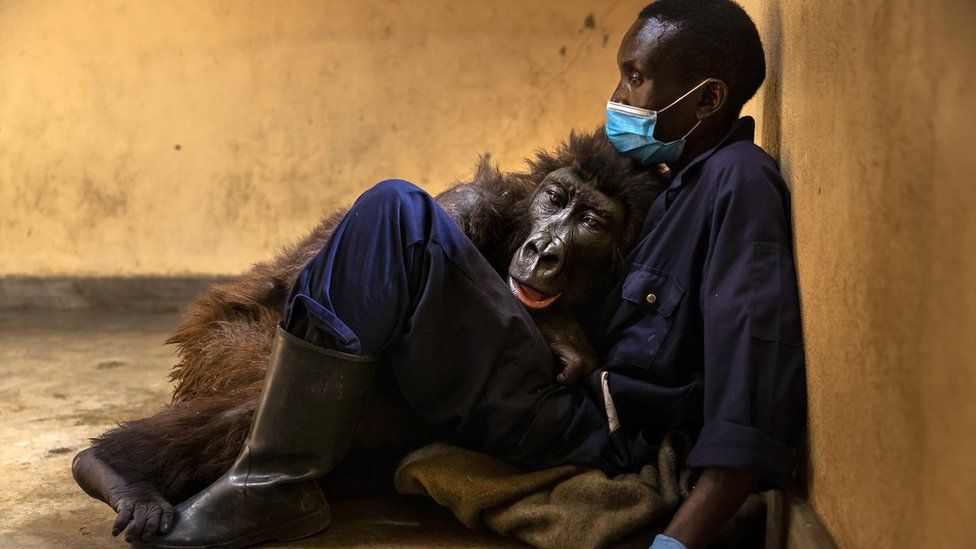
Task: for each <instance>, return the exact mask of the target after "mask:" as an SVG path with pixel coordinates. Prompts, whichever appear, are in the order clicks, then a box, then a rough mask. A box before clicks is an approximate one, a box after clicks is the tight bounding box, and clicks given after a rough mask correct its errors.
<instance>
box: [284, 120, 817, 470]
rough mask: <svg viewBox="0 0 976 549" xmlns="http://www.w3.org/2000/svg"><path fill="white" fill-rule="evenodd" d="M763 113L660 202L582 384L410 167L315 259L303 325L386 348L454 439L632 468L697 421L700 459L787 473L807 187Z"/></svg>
mask: <svg viewBox="0 0 976 549" xmlns="http://www.w3.org/2000/svg"><path fill="white" fill-rule="evenodd" d="M753 127H754V125H753V122H752V120H751V119H749V118H744V119H742V120H740V121H739V122H738V123H737V124H736V125H735V127H734V128H733V129H732V131H731V132H730V133H729V135H728V136H727V137H726V138H725V140H723V141H722V142H721V143H720V144H719V145H718V146H717V147H716V148H715V149H713V150H711V151H709V152H707V153H705V154H703V155H701V156H700V157H698V158H697V159H695V161H694V162H692V163H691V164H690V165H689V166H688V167H687V168H685V169H684V170H683V171H682V172H681V173H679V174H677V175H676V177H675V179H674V180H673V183H672V185H671V186H670V188H669V189H668V190H667V192H665V193H663V194H662V195H661V196H660V197H659V199H658V200H657V201H656V202H655V203H654V205H653V206H652V208H651V210H650V212H649V213H648V216H647V218H646V221H645V224H644V230H643V233H642V234H643V236H642V238H641V239H640V241H639V243H638V244H637V245H636V246H635V247H634V249H633V251H632V253H631V254H630V257H629V262H630V263H631V266H630V268H629V270H628V272H627V274H626V276H624V277H623V278H622V279H621V281H620V283H619V284H618V285H617V288H616V289H615V290H614V291H613V292H612V293H611V294H610V295H609V296H608V298H607V300H606V303H605V307H604V313H605V314H604V315H603V318H602V319H595V320H598V322H594V324H593V325H592V326H589V327H588V328H589V331H590V334H591V336H592V338H593V340H594V341H596V342H597V343H598V345H597V350H598V353H599V355H600V357H599V358H600V360H601V364H602V365H603V368H601V369H600V370H598V371H597V372H594V373H593V375H591V376H590V378H589V379H588V380H586V382H584V383H583V384H581V386H579V387H574V388H567V387H562V386H560V385H558V384H557V383H556V382H555V376H556V374H557V373H558V372H559V371H560V370H561V366H560V365H559V364H558V363H557V362H556V361H555V360H554V359H553V356H552V353H551V352H550V350H549V348H548V345H547V344H546V342H545V340H544V339H543V338H542V336H541V334H540V333H539V331H538V329H537V328H536V327H535V324H534V323H533V322H532V319H531V317H530V316H529V315H528V313H527V312H526V311H525V309H524V308H523V307H522V305H521V304H520V303H519V301H518V300H517V299H516V298H515V297H514V296H513V295H512V294H511V291H510V289H509V287H508V284H507V283H506V282H505V281H504V280H503V279H502V278H501V277H500V276H499V274H498V273H496V272H495V271H494V269H493V268H492V267H491V266H490V265H489V264H488V262H487V261H486V260H485V259H484V258H483V257H482V256H481V255H480V253H479V252H478V251H477V249H476V248H475V247H474V245H473V244H472V243H471V241H470V240H468V238H467V237H466V236H465V235H464V234H463V232H461V230H460V229H459V228H458V227H457V225H456V224H455V223H454V222H453V220H452V219H451V218H450V217H449V216H448V215H447V213H446V212H444V211H443V210H442V209H441V208H440V206H439V205H438V204H437V203H436V202H435V201H434V200H433V198H432V197H431V196H430V195H429V194H427V193H426V192H424V191H423V190H421V189H420V188H418V187H416V186H414V185H411V184H409V183H407V182H404V181H397V180H391V181H385V182H383V183H380V184H379V185H377V186H375V187H373V188H372V189H370V190H369V191H367V192H366V193H364V194H363V195H362V196H361V197H360V198H359V200H357V201H356V203H355V204H354V205H353V207H352V208H351V209H350V211H349V213H348V214H347V215H346V217H345V218H344V219H343V221H342V222H341V223H340V224H339V226H338V227H337V228H336V230H335V232H334V233H333V235H332V237H331V238H330V239H329V241H328V242H327V243H326V245H325V246H324V247H323V249H322V251H321V252H320V253H319V254H318V255H316V256H315V257H314V258H313V259H312V260H311V261H310V262H309V263H308V264H307V265H306V266H305V268H304V269H303V270H302V272H301V274H300V276H299V277H298V280H297V282H296V284H295V286H294V287H293V289H292V291H291V295H290V297H289V299H288V302H287V306H286V311H285V328H286V329H287V330H288V331H290V332H292V333H294V334H296V335H299V336H301V337H303V338H305V339H306V340H308V341H311V342H313V343H318V344H323V345H328V346H330V347H334V348H337V349H338V350H341V351H346V352H350V353H357V354H380V355H382V356H384V357H385V359H386V362H387V363H388V364H389V367H390V368H391V369H392V372H393V375H394V377H395V378H396V381H397V384H398V385H399V387H400V389H401V391H402V392H403V394H404V396H405V397H406V399H407V401H408V402H409V403H410V404H411V406H412V407H413V408H414V410H415V411H417V412H418V414H419V415H420V416H422V417H423V418H424V419H425V420H427V421H428V422H429V423H431V424H432V425H434V426H436V427H438V428H439V429H440V431H441V433H442V434H443V436H444V437H445V438H447V439H449V440H451V441H453V442H456V443H458V444H462V445H465V446H467V447H470V448H474V449H478V450H482V451H485V452H489V453H492V454H495V455H498V456H500V457H502V458H503V459H506V460H508V461H511V462H514V463H516V464H519V465H523V466H526V467H545V466H551V465H556V464H563V463H574V464H583V465H589V466H593V467H599V468H602V469H604V470H606V471H609V472H620V471H626V470H632V469H635V468H639V467H640V466H642V465H643V464H645V463H648V462H649V461H652V460H654V459H656V453H655V452H656V446H657V444H658V442H659V441H660V438H661V436H662V435H663V433H664V432H666V431H668V430H671V429H677V428H680V429H684V430H686V431H688V432H690V433H691V434H692V435H696V434H697V435H698V437H697V439H698V441H697V443H696V445H695V448H694V450H693V452H692V454H691V456H690V465H691V466H692V467H696V468H702V467H710V466H725V467H737V468H747V469H750V470H753V471H755V472H757V473H759V474H760V475H761V476H762V477H763V478H764V479H765V480H767V481H769V482H771V483H773V484H776V485H786V484H788V483H789V479H790V477H791V472H792V467H793V456H792V451H791V447H792V445H793V444H794V442H795V440H796V437H797V434H798V433H799V431H800V429H801V428H802V425H803V423H804V420H805V412H806V400H805V398H806V392H805V381H804V361H803V349H802V343H801V332H800V320H799V305H798V298H797V288H796V276H795V270H794V267H793V256H792V252H791V250H792V243H791V235H790V217H789V216H790V213H789V212H790V206H789V195H788V192H787V190H786V187H785V185H784V184H783V181H782V178H781V177H780V175H779V172H778V170H777V168H776V165H775V163H774V162H773V160H772V159H771V158H770V157H769V156H768V155H766V154H765V153H764V152H763V151H762V150H761V149H759V148H758V147H756V146H755V145H754V144H753V143H752V132H753ZM310 405H314V403H310Z"/></svg>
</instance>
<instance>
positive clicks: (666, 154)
mask: <svg viewBox="0 0 976 549" xmlns="http://www.w3.org/2000/svg"><path fill="white" fill-rule="evenodd" d="M709 80H711V79H710V78H709V79H706V80H703V81H702V82H701V84H698V85H697V86H695V87H694V88H692V89H690V90H688V92H687V93H685V94H684V95H682V96H681V97H679V98H677V99H675V100H674V101H672V102H671V104H670V105H668V106H666V107H664V108H663V109H661V110H659V111H652V110H648V109H641V108H639V107H631V106H630V105H624V104H622V103H614V102H613V101H608V102H607V137H609V138H610V142H611V143H613V146H614V147H616V148H617V150H618V151H620V152H621V153H622V154H624V155H626V156H628V157H630V158H632V159H633V160H634V161H636V162H637V163H639V164H642V165H644V166H648V165H651V164H671V163H673V162H676V161H677V160H678V159H679V158H681V153H682V151H684V148H685V138H687V137H688V136H689V135H691V132H693V131H695V128H697V127H698V124H701V120H699V121H698V123H696V124H695V125H694V126H693V127H692V128H691V129H690V130H688V133H686V134H685V135H684V136H682V137H681V139H678V140H676V141H671V142H670V143H665V142H663V141H659V140H658V139H656V138H655V137H654V126H655V124H657V115H658V114H659V113H662V112H664V111H666V110H668V109H670V108H671V107H673V106H675V105H676V104H678V103H679V102H680V101H681V100H682V99H684V98H685V97H688V96H689V95H691V94H692V93H694V92H695V91H696V90H697V89H698V88H700V87H702V86H704V85H705V84H706V83H707V82H708V81H709Z"/></svg>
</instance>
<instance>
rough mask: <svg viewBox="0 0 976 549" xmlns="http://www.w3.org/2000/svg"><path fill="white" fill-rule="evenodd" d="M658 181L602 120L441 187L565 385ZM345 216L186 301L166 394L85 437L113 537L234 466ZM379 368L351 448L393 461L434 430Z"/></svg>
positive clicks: (86, 478)
mask: <svg viewBox="0 0 976 549" xmlns="http://www.w3.org/2000/svg"><path fill="white" fill-rule="evenodd" d="M665 185H666V179H665V177H664V176H663V175H661V173H660V172H659V171H658V170H657V168H656V167H645V166H640V165H638V164H636V163H635V162H633V161H632V160H630V159H627V158H626V157H624V156H622V155H621V154H619V153H618V152H617V151H616V149H614V147H613V146H612V145H611V144H610V143H609V141H608V139H607V137H606V133H605V131H604V130H603V128H600V129H599V130H597V131H596V132H593V133H575V132H574V133H572V134H571V135H570V137H569V139H568V140H566V141H565V142H563V143H562V144H560V145H559V146H558V147H557V148H556V150H555V151H553V152H547V151H539V152H537V153H536V156H535V158H534V159H530V160H528V161H527V169H526V170H524V171H522V172H517V173H503V172H501V171H499V169H498V168H497V166H495V165H493V164H492V163H491V161H490V160H489V159H488V158H487V157H482V159H481V160H480V162H479V164H478V166H477V170H476V173H475V175H474V177H473V179H472V181H470V182H467V183H463V184H459V185H456V186H454V187H453V188H451V189H449V190H447V191H445V192H443V193H441V194H440V195H438V196H437V197H436V198H437V201H438V203H439V204H440V205H441V206H442V207H443V208H444V209H445V210H446V211H447V212H448V213H449V214H450V215H451V216H452V217H453V218H454V219H455V220H456V221H457V223H458V225H459V226H460V227H461V228H462V229H463V230H464V232H465V234H466V235H467V236H468V237H469V238H470V239H471V241H472V242H473V243H474V244H475V245H476V246H477V247H478V249H479V251H481V253H482V254H483V255H484V257H485V258H487V259H488V260H489V262H490V263H491V265H492V266H493V267H494V269H495V270H496V271H497V272H498V274H499V276H501V277H503V279H507V280H508V284H509V287H510V288H511V290H512V292H513V294H514V295H515V296H516V297H517V298H518V299H519V300H520V301H521V303H522V304H523V305H524V306H525V308H526V309H527V310H528V311H529V312H530V313H532V315H533V319H534V320H535V322H536V323H537V325H538V326H539V328H540V331H541V332H542V334H543V335H544V336H545V338H546V340H547V342H548V343H549V344H550V347H551V349H552V350H553V353H554V354H555V356H556V357H557V358H558V359H559V361H560V363H561V365H562V366H563V371H562V373H561V374H559V376H558V381H559V382H561V383H564V384H574V383H577V382H579V381H580V380H582V379H584V378H585V377H586V376H587V375H588V374H589V373H591V372H592V371H593V370H595V369H596V367H597V360H596V356H595V353H594V351H593V348H592V347H591V345H590V343H589V342H588V339H587V333H588V332H590V331H591V330H593V329H594V327H593V326H591V323H592V322H593V319H595V318H598V316H599V315H598V314H597V312H598V309H599V304H600V301H601V299H602V297H604V296H605V295H606V294H607V293H608V292H609V291H610V290H611V288H612V285H613V284H614V283H615V281H616V279H617V275H618V274H619V271H620V269H621V267H623V266H624V265H623V262H624V261H625V254H626V252H627V251H628V249H629V248H630V247H631V246H632V245H633V244H634V243H635V242H634V241H635V239H636V237H637V235H638V233H639V231H640V228H641V224H642V222H643V219H644V215H645V213H646V211H647V208H648V207H649V206H650V203H651V202H652V201H653V200H654V199H655V198H656V197H657V195H658V194H659V193H660V192H661V191H662V190H663V188H664V186H665ZM343 214H344V211H338V212H335V213H334V214H332V215H331V216H329V217H327V218H326V219H325V220H324V221H322V222H321V223H320V224H319V225H318V226H317V227H316V228H315V229H314V230H312V232H311V233H310V234H308V235H307V236H305V237H304V238H302V239H301V240H300V241H298V242H297V243H295V244H293V245H291V246H289V247H287V248H285V249H284V250H282V251H280V252H279V253H278V254H277V255H276V256H275V257H274V258H273V259H271V260H269V261H265V262H262V263H258V264H256V265H255V266H254V267H253V268H252V269H251V270H250V271H249V272H247V273H246V274H244V275H243V276H241V277H240V278H239V279H237V280H234V281H232V282H230V283H226V284H218V285H214V286H213V287H211V288H210V289H209V290H207V291H206V292H205V293H204V294H203V295H202V296H200V297H199V298H197V299H196V300H195V301H194V302H193V303H191V304H190V306H189V308H188V310H187V312H186V313H185V316H184V319H183V320H182V322H181V324H180V325H179V326H178V327H177V328H176V330H175V332H174V333H173V334H172V336H171V337H170V338H169V339H168V340H167V343H169V344H174V345H176V346H177V348H178V355H179V363H178V364H177V365H176V366H175V367H174V369H173V371H172V373H171V375H170V377H171V379H172V381H174V382H175V389H174V393H173V400H172V403H171V404H169V405H168V406H165V407H164V408H163V409H161V410H160V411H159V412H158V413H156V414H155V415H153V416H151V417H148V418H144V419H137V420H134V421H129V422H126V423H123V424H120V425H119V426H118V427H117V428H115V429H112V430H110V431H108V432H106V433H104V434H102V435H101V436H99V437H97V438H95V439H93V440H92V446H91V447H90V448H88V449H86V450H83V451H82V452H81V453H79V454H78V455H77V456H76V457H75V460H74V462H73V464H72V472H73V474H74V477H75V480H76V481H77V482H78V484H79V485H80V486H81V487H82V488H83V489H84V490H85V491H86V492H87V493H88V494H89V495H91V496H92V497H95V498H97V499H100V500H102V501H104V502H105V503H107V504H109V505H110V506H112V508H113V509H115V511H116V512H117V513H118V518H117V520H116V522H115V525H114V526H113V535H117V534H118V533H119V532H121V531H122V530H124V529H125V528H126V526H127V525H129V524H130V522H131V524H132V525H131V527H130V528H129V532H128V533H127V535H128V536H129V537H132V538H135V537H139V536H142V535H146V536H148V535H150V534H154V533H156V531H157V530H158V528H159V526H160V525H161V524H165V523H167V522H169V521H170V520H172V513H173V508H172V505H171V504H170V502H179V501H182V500H183V499H185V498H187V497H189V496H191V495H192V494H194V493H196V492H197V491H199V490H200V489H202V488H204V487H206V486H208V485H209V484H211V483H212V482H213V481H215V480H216V479H217V478H218V477H220V475H222V474H223V473H224V472H225V471H226V470H227V469H228V468H229V467H230V466H231V464H232V463H233V461H234V459H235V458H236V457H237V455H238V453H239V452H240V450H241V448H242V447H243V444H244V441H245V439H246V437H247V434H248V430H249V429H250V424H251V419H252V417H253V414H254V411H255V408H256V406H257V401H258V395H259V393H260V391H261V387H262V382H263V378H264V375H265V370H266V368H267V365H268V361H269V355H270V351H271V344H272V339H273V336H274V333H275V329H276V327H277V325H278V324H279V322H281V320H282V314H283V308H284V303H285V300H286V298H287V296H288V292H289V290H290V288H291V286H292V285H293V283H294V281H295V279H296V277H297V276H298V273H299V271H300V270H301V268H302V267H303V266H304V265H305V263H307V262H308V261H309V260H310V259H311V258H312V257H313V256H314V255H315V254H316V253H317V252H318V251H319V250H320V249H321V248H322V246H323V244H324V243H325V241H326V240H327V239H328V238H329V235H330V234H331V232H332V230H333V228H334V227H335V226H336V225H337V224H338V223H339V221H340V220H341V219H342V216H343ZM377 378H378V379H377V381H376V383H375V385H376V388H374V390H373V393H371V395H370V396H369V405H368V406H367V411H366V413H365V416H364V418H363V419H362V421H361V425H360V429H359V434H358V436H357V440H356V442H355V443H354V447H353V449H352V450H351V451H350V454H349V455H350V456H356V455H368V456H371V457H372V458H373V461H372V463H374V464H375V463H381V462H383V459H384V458H385V459H387V460H392V461H391V463H394V464H395V461H396V460H398V459H399V457H402V456H403V455H404V454H405V452H406V451H408V450H409V449H410V448H411V447H415V446H416V445H418V444H422V443H424V442H427V441H429V440H431V439H430V438H429V437H430V436H431V435H430V434H429V433H428V432H427V430H426V428H425V426H424V425H423V424H422V422H421V421H420V420H418V419H417V418H414V417H413V416H411V414H410V410H409V409H407V408H408V407H406V403H405V402H404V401H403V400H402V396H400V397H399V399H398V391H397V389H396V386H395V383H394V382H393V381H392V378H391V377H389V376H388V377H387V378H384V376H383V375H382V373H378V374H377ZM345 461H346V462H353V463H355V462H362V461H363V460H361V459H355V458H353V459H346V460H345ZM366 461H369V460H366Z"/></svg>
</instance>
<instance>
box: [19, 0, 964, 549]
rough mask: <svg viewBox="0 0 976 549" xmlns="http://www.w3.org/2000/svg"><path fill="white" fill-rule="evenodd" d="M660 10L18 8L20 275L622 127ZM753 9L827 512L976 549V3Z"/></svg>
mask: <svg viewBox="0 0 976 549" xmlns="http://www.w3.org/2000/svg"><path fill="white" fill-rule="evenodd" d="M642 4H643V2H642V1H633V0H628V1H620V2H616V3H608V2H601V1H599V0H590V1H584V0H577V1H569V2H568V1H566V0H546V1H534V2H526V1H522V0H518V1H516V0H506V1H497V0H496V1H490V2H489V1H485V2H455V1H450V0H438V1H435V0H429V1H418V2H389V1H379V0H361V1H357V2H342V1H338V0H337V1H333V2H320V3H316V2H295V1H289V2H237V1H225V2H219V1H212V2H197V1H178V2H155V3H131V2H113V1H108V0H97V1H86V2H80V1H79V2H65V3H52V2H41V1H30V2H27V1H24V2H16V1H11V0H6V1H4V2H0V204H2V205H3V208H2V209H0V275H2V274H38V275H54V274H86V275H90V274H94V275H117V274H162V275H166V274H180V273H199V274H215V273H235V272H240V271H241V270H243V269H244V268H246V267H247V265H248V264H249V263H251V262H253V261H255V260H258V259H261V258H263V257H266V256H267V255H268V254H269V253H270V252H271V251H272V250H273V249H274V248H276V247H277V246H279V245H281V244H282V243H284V242H287V241H289V240H290V239H292V238H293V237H295V236H296V235H298V234H300V233H301V232H302V231H304V230H306V229H307V228H308V227H310V226H311V225H312V224H313V223H314V222H315V221H316V220H317V219H318V218H319V216H321V215H322V214H323V213H324V212H326V211H328V210H330V209H331V208H332V207H333V206H335V205H338V204H340V203H344V202H348V201H349V200H351V199H352V198H353V197H354V196H355V195H356V194H357V193H358V192H359V191H360V190H362V189H363V188H365V187H366V186H368V185H369V184H370V183H372V182H374V181H377V180H379V179H382V178H386V177H404V178H407V179H411V180H414V181H416V182H419V183H421V184H423V185H425V186H427V187H428V188H429V189H430V190H432V191H436V190H439V189H441V188H443V187H444V186H445V185H446V184H447V183H448V182H450V181H451V180H453V179H455V178H458V177H462V176H464V175H465V174H467V173H469V172H470V169H471V166H472V164H473V160H474V158H475V156H476V154H477V153H479V152H482V151H490V152H492V153H494V154H495V156H496V157H497V158H498V159H499V160H500V161H501V162H502V164H503V166H505V167H508V168H514V167H517V166H518V164H519V160H520V159H521V158H522V157H524V156H525V155H527V154H528V153H530V151H531V150H532V149H534V148H535V147H538V146H543V145H546V144H550V143H552V142H553V141H554V140H556V139H558V138H560V137H562V136H564V135H565V134H566V133H567V132H568V130H569V129H570V128H572V127H584V128H588V127H592V126H595V125H596V124H598V123H599V122H600V120H601V119H602V116H603V102H604V101H605V100H606V98H607V96H608V94H609V93H610V91H611V89H612V87H613V85H614V81H615V69H614V66H613V58H614V53H615V50H616V44H617V42H618V41H619V39H620V37H621V35H622V34H623V31H624V30H625V29H626V27H627V26H628V25H629V23H630V22H631V20H632V19H633V17H634V15H635V14H636V12H637V11H638V10H639V8H640V7H641V5H642ZM744 4H745V5H746V7H747V9H748V10H749V11H750V13H752V15H753V16H754V17H755V18H756V20H757V22H758V23H759V25H760V27H761V31H762V33H763V36H764V39H765V41H766V47H767V50H768V57H769V62H770V78H769V79H768V81H767V84H766V87H765V91H764V92H763V93H762V94H761V95H760V97H759V98H757V100H756V101H754V102H753V104H752V105H751V106H750V109H749V110H750V112H751V113H752V114H755V115H756V116H757V117H758V118H759V134H760V135H759V138H760V142H761V143H762V144H764V145H765V146H766V147H767V148H768V149H769V150H770V151H771V152H773V153H774V155H777V156H778V157H779V158H780V159H781V161H782V163H783V167H784V171H785V173H786V175H787V178H788V179H789V180H790V181H791V184H792V187H793V192H794V203H795V222H796V238H797V246H798V248H797V254H798V258H797V259H798V264H799V271H800V277H801V293H802V297H803V305H804V314H805V326H806V341H807V348H808V357H809V365H808V369H809V386H810V401H811V411H810V413H811V436H812V462H813V477H812V500H813V503H814V506H815V507H816V509H817V511H818V513H819V514H820V515H821V516H822V517H823V518H824V521H825V522H826V524H827V526H828V527H829V529H830V530H831V532H832V533H833V534H834V536H835V537H836V538H837V540H838V541H839V542H840V543H841V545H842V546H844V547H865V548H873V547H894V546H921V545H922V544H923V543H925V542H927V541H931V542H933V545H931V546H933V547H953V546H956V547H961V546H966V545H967V544H968V543H969V542H971V540H973V539H976V520H974V517H976V497H974V496H973V494H976V472H974V463H976V436H974V435H976V358H974V357H976V313H974V311H976V289H974V287H976V255H974V251H976V220H974V218H973V217H972V216H971V214H972V213H973V212H974V209H976V208H974V204H976V184H974V174H976V153H974V151H973V146H972V145H971V144H970V143H968V139H967V137H968V134H967V132H966V130H967V129H969V128H970V127H971V126H972V124H973V122H974V121H976V107H974V102H973V99H972V95H973V94H972V91H971V90H972V89H973V88H974V86H976V72H974V71H976V33H974V32H973V30H972V29H973V28H976V7H974V6H976V5H974V4H973V3H972V2H968V1H963V0H959V1H953V0H892V1H886V2H841V1H839V0H783V1H781V2H777V1H774V0H747V1H745V2H744ZM590 14H593V16H594V23H593V25H592V27H591V26H589V25H587V24H586V18H587V16H588V15H590ZM563 48H565V49H563ZM177 144H178V145H180V150H177V149H176V145H177Z"/></svg>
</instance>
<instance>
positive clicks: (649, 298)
mask: <svg viewBox="0 0 976 549" xmlns="http://www.w3.org/2000/svg"><path fill="white" fill-rule="evenodd" d="M655 301H657V296H656V295H654V294H647V302H648V303H654V302H655Z"/></svg>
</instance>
